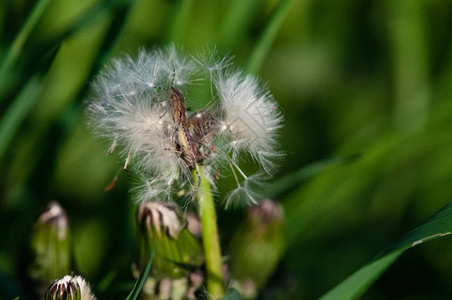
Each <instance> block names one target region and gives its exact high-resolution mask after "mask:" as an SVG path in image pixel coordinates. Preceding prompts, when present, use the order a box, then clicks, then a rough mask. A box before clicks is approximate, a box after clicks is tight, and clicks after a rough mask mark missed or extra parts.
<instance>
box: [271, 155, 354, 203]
mask: <svg viewBox="0 0 452 300" xmlns="http://www.w3.org/2000/svg"><path fill="white" fill-rule="evenodd" d="M360 156H361V155H360V154H353V155H347V156H340V157H334V158H330V159H327V160H323V161H319V162H316V163H313V164H310V165H308V166H306V167H303V168H301V169H299V170H297V171H295V172H292V173H290V174H289V175H286V176H284V177H282V178H280V179H278V180H276V181H274V182H272V183H271V184H269V185H268V186H266V187H265V188H264V192H262V193H263V194H264V195H265V196H267V197H270V198H273V197H277V196H280V195H281V194H284V193H287V192H290V191H291V190H292V189H293V188H295V187H297V186H298V185H299V184H300V183H301V182H303V181H304V180H307V179H309V178H311V177H313V176H315V175H317V174H319V173H321V172H322V171H324V170H326V169H328V168H330V167H333V166H337V165H343V164H349V163H352V162H354V161H355V160H357V159H359V157H360Z"/></svg>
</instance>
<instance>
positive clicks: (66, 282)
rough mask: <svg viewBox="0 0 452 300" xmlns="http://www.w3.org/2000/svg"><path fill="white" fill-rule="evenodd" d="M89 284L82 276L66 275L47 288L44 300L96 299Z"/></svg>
mask: <svg viewBox="0 0 452 300" xmlns="http://www.w3.org/2000/svg"><path fill="white" fill-rule="evenodd" d="M95 299H96V297H95V296H94V295H93V294H92V293H91V289H90V287H89V284H88V283H87V282H86V280H85V279H83V277H81V276H71V275H66V276H64V277H63V278H62V279H59V280H58V279H57V280H55V281H53V282H52V283H51V284H50V285H49V287H48V288H47V290H46V292H45V295H44V300H95Z"/></svg>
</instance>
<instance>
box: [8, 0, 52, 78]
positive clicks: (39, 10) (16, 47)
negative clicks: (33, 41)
mask: <svg viewBox="0 0 452 300" xmlns="http://www.w3.org/2000/svg"><path fill="white" fill-rule="evenodd" d="M48 4H49V0H39V1H38V2H37V3H36V4H35V6H34V7H33V10H32V11H31V13H30V15H29V16H28V18H27V20H26V21H25V24H24V26H23V27H22V29H21V30H20V32H19V33H18V34H17V36H16V38H15V39H14V42H13V43H12V44H11V46H10V48H9V49H8V50H7V53H6V57H5V60H4V61H3V62H2V64H1V66H0V78H2V79H4V78H7V77H8V76H7V75H8V72H10V71H11V67H12V66H13V65H14V64H15V62H16V60H17V58H18V57H19V54H20V53H21V51H22V48H23V46H24V44H25V42H26V40H27V39H28V37H29V36H30V33H31V32H32V30H33V29H34V28H35V26H36V24H37V23H38V21H39V19H40V18H41V16H42V14H43V12H44V11H45V9H46V7H47V5H48Z"/></svg>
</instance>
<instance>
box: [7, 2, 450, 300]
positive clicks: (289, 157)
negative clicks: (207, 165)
mask: <svg viewBox="0 0 452 300" xmlns="http://www.w3.org/2000/svg"><path fill="white" fill-rule="evenodd" d="M287 5H289V6H287ZM33 7H38V9H42V13H41V14H38V13H35V15H38V16H39V18H37V19H36V22H35V23H33V20H32V21H30V19H29V16H30V15H31V14H32V11H33ZM275 11H276V12H278V11H279V12H280V13H279V14H278V13H275ZM278 18H279V19H278ZM27 20H28V21H27ZM279 21H281V23H278V22H279ZM26 22H28V23H27V24H31V25H30V27H29V28H28V29H29V31H28V34H23V35H21V36H20V38H19V39H18V38H17V37H18V34H19V32H22V33H23V32H24V31H23V30H22V27H23V25H24V24H25V23H26ZM275 24H276V25H275ZM451 28H452V1H447V0H446V1H444V0H441V1H440V0H397V1H392V0H384V1H369V0H343V1H333V0H329V1H328V0H317V1H312V0H299V1H274V0H265V1H258V0H248V1H243V0H232V1H227V0H223V1H207V0H199V1H192V0H188V1H176V0H174V1H163V0H136V1H132V0H130V1H128V0H116V1H102V0H97V1H95V0H86V1H79V0H39V1H26V0H3V1H1V2H0V62H1V66H2V67H1V69H0V114H1V119H0V179H1V180H0V282H1V284H0V291H1V294H0V299H10V298H11V297H13V296H17V295H24V294H26V293H25V292H24V291H25V290H26V280H25V278H26V268H27V264H28V263H29V262H30V260H31V258H30V249H29V248H30V234H31V231H32V228H33V224H34V222H35V221H36V220H37V218H38V216H39V213H40V212H41V211H42V209H43V208H44V207H45V205H46V204H47V203H49V202H50V201H53V200H56V201H58V202H60V203H61V204H62V206H63V207H64V208H65V209H66V211H67V213H68V216H69V218H70V225H71V230H72V237H73V243H72V244H73V254H74V268H75V269H74V270H76V271H77V273H81V274H83V275H85V277H86V278H87V279H88V281H89V282H90V283H91V284H94V286H95V287H94V290H95V292H97V294H98V295H99V298H100V299H102V295H108V293H109V292H110V293H112V292H113V291H102V290H101V288H102V285H101V284H99V283H100V282H102V280H106V279H105V278H106V277H108V276H110V277H111V278H115V279H114V280H115V282H118V283H119V284H118V285H116V286H115V287H114V289H115V290H114V292H115V293H117V294H115V295H120V293H124V294H125V295H126V294H127V292H128V291H129V290H130V284H129V283H132V282H133V278H132V276H131V274H130V262H131V260H132V259H133V255H134V250H135V235H136V232H135V223H134V218H133V217H134V214H135V205H134V203H133V199H131V196H130V195H129V193H128V190H129V188H130V187H131V186H133V184H134V183H133V179H132V178H131V177H129V176H127V175H126V174H121V175H120V179H119V181H118V184H117V186H116V188H115V189H114V190H113V191H111V192H108V193H106V192H104V187H105V186H107V185H108V184H109V182H110V181H111V179H112V178H113V176H114V174H115V173H116V171H117V169H118V168H119V166H120V160H119V158H118V157H117V156H113V157H107V156H106V149H107V147H108V145H107V142H102V141H98V140H94V139H93V137H92V135H91V134H90V132H89V130H88V129H87V128H86V122H85V116H84V108H85V107H86V97H87V96H88V95H89V83H90V81H91V80H92V78H93V76H95V74H97V72H98V71H99V68H101V67H102V66H103V65H104V64H107V63H108V62H109V60H110V59H111V58H113V57H116V56H118V55H123V54H124V53H128V54H131V55H134V54H136V53H137V51H138V49H140V48H142V47H145V48H146V47H148V48H149V47H152V46H156V45H163V44H167V43H171V42H173V43H175V44H176V45H177V46H180V47H183V49H184V50H185V51H187V52H189V53H195V52H196V51H199V50H203V49H205V48H206V47H208V46H210V47H212V46H214V45H216V46H217V48H218V49H219V50H220V52H221V51H229V52H230V53H231V54H233V55H234V56H235V57H236V63H237V64H238V65H239V66H247V67H248V69H249V70H251V71H253V72H255V73H256V74H258V75H259V76H261V78H262V79H263V80H264V81H266V82H268V84H269V86H270V89H271V91H272V93H273V94H274V96H275V98H276V100H277V101H278V103H279V105H280V106H281V110H282V111H283V112H284V115H285V120H286V122H285V127H284V129H283V130H282V132H281V138H280V140H281V148H282V149H283V150H284V151H285V153H286V157H285V158H284V160H283V162H282V163H281V168H280V170H279V172H278V174H277V175H276V178H275V182H278V184H277V185H272V186H271V189H267V190H266V192H267V193H268V194H269V195H272V196H274V199H275V200H277V201H278V202H280V203H281V204H282V205H283V206H284V208H285V209H286V213H285V216H286V222H285V228H286V229H285V238H286V240H287V249H286V252H285V253H284V255H283V257H282V259H281V262H280V263H279V265H278V267H277V269H276V270H275V272H274V275H273V276H272V278H271V279H270V280H269V282H268V284H267V285H266V287H265V289H264V292H263V293H262V296H261V297H262V298H266V299H274V298H276V297H280V298H285V299H290V298H292V299H313V298H317V297H319V296H321V295H323V294H324V293H325V292H327V291H328V290H330V289H331V288H333V287H334V286H335V285H337V284H338V283H340V282H341V281H342V280H344V279H345V278H346V277H347V276H348V275H350V274H351V273H352V272H353V271H355V270H357V269H358V268H359V267H361V266H362V265H364V264H365V263H366V262H368V261H369V260H370V259H372V258H373V257H374V256H375V255H377V254H378V253H379V252H380V251H381V250H382V249H383V248H384V247H385V246H386V245H388V244H389V243H391V242H392V241H394V240H396V239H397V238H399V237H400V236H402V235H403V233H405V232H407V231H408V230H410V229H412V228H414V227H416V226H417V225H419V224H420V223H421V222H422V221H423V220H425V219H426V218H427V217H428V216H430V215H431V214H433V213H434V212H435V211H437V210H438V209H440V208H441V207H443V206H444V205H445V204H447V203H448V202H450V200H451V196H452V184H451V182H452V101H451V95H452V35H451ZM25 32H27V30H25ZM265 34H268V39H269V41H267V42H265V43H264V46H259V45H260V43H261V42H262V41H263V40H265ZM13 43H14V47H11V46H12V45H13ZM261 45H262V44H261ZM259 47H260V49H261V50H260V51H261V52H260V53H264V54H265V56H262V58H263V60H262V61H261V63H260V62H258V63H254V64H253V66H254V67H250V64H252V63H250V61H251V57H256V55H255V56H253V53H254V51H256V49H258V48H259ZM11 49H13V50H14V49H16V50H17V49H19V50H20V51H17V52H14V51H13V52H10V51H11ZM262 49H263V50H262ZM11 53H13V54H11ZM14 53H17V55H15V54H14ZM349 156H353V159H344V160H341V159H339V160H338V161H339V163H335V164H332V165H331V166H329V167H327V168H324V169H322V171H321V172H316V173H315V174H314V175H313V176H309V178H303V180H298V181H296V182H295V183H293V184H287V186H285V187H284V189H283V190H282V191H278V192H277V193H276V192H275V190H277V189H278V186H279V185H280V184H281V185H283V183H284V182H288V179H287V178H294V177H293V176H291V175H289V174H292V172H296V171H297V170H300V169H303V168H305V167H306V166H309V165H311V164H313V163H316V162H319V161H325V160H327V161H328V160H330V159H334V158H337V157H339V158H341V157H349ZM286 175H289V177H285V176H286ZM230 179H231V178H228V179H226V180H223V181H222V183H221V184H220V192H227V190H228V189H229V187H230V186H232V184H233V183H232V181H231V180H230ZM278 180H280V181H278ZM228 181H230V182H228ZM219 198H221V194H220V196H219ZM244 211H245V209H244V208H242V209H236V210H228V211H224V209H223V208H222V207H221V206H220V207H219V226H220V235H221V240H222V245H223V252H224V254H225V255H227V254H228V253H227V249H228V248H227V245H228V242H229V241H230V240H231V237H232V235H233V234H234V231H235V230H236V229H237V228H239V226H240V223H241V222H242V220H243V219H244ZM451 270H452V239H451V238H450V237H449V238H443V239H440V240H437V241H433V242H431V243H428V244H426V245H422V246H421V247H416V248H414V249H412V250H410V251H408V252H407V253H406V254H404V255H403V256H402V257H401V258H400V259H399V260H398V261H397V262H396V263H395V264H394V265H393V266H392V267H391V268H390V269H389V270H388V272H386V273H385V274H384V275H383V277H382V278H381V279H379V280H378V281H377V283H376V284H375V285H374V286H373V287H372V288H371V289H370V290H369V291H368V292H367V293H366V294H365V296H364V298H365V299H383V298H384V299H444V298H447V296H450V295H452V285H451V284H450V283H451V282H452V271H451ZM110 277H109V278H110ZM123 283H124V284H123ZM103 293H104V294H103ZM21 299H22V298H21Z"/></svg>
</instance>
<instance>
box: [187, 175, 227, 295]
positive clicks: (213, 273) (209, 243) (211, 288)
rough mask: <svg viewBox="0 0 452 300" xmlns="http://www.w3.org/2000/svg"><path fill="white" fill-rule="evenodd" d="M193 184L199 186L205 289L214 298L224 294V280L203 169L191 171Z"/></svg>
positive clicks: (213, 207) (214, 216)
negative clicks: (204, 258) (205, 274)
mask: <svg viewBox="0 0 452 300" xmlns="http://www.w3.org/2000/svg"><path fill="white" fill-rule="evenodd" d="M193 178H194V181H195V184H196V185H197V186H199V191H198V204H199V215H200V219H201V226H202V240H203V246H204V255H205V257H206V270H207V291H208V292H209V293H210V295H211V296H213V297H214V298H216V299H218V298H222V297H223V296H224V280H223V271H222V267H221V252H220V242H219V239H218V228H217V216H216V212H215V204H214V201H213V197H212V192H211V187H210V184H209V181H208V180H207V178H206V177H205V176H204V170H203V168H202V167H199V169H198V172H195V171H193ZM200 180H201V182H199V181H200Z"/></svg>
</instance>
